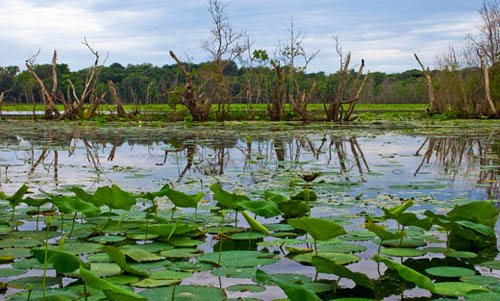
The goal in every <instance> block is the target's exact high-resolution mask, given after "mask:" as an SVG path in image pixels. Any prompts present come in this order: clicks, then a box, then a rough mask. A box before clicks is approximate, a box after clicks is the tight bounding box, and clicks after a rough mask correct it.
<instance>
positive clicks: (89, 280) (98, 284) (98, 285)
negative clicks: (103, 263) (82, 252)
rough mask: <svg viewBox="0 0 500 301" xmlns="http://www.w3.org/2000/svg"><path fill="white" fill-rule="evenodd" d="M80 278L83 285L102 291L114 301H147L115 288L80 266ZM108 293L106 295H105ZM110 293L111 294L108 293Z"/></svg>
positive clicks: (134, 294) (117, 287)
mask: <svg viewBox="0 0 500 301" xmlns="http://www.w3.org/2000/svg"><path fill="white" fill-rule="evenodd" d="M80 276H81V277H82V279H83V281H85V283H86V284H87V285H89V286H91V287H93V288H95V289H98V290H102V291H104V293H105V294H106V296H107V297H108V298H109V299H110V300H112V301H114V300H116V301H120V300H141V301H147V300H148V299H147V298H145V297H142V296H140V295H137V294H136V293H133V292H129V291H127V290H125V289H123V288H121V287H119V286H116V285H114V284H112V283H110V282H108V281H106V280H104V279H101V278H99V277H97V276H96V275H94V274H93V273H91V272H89V271H88V270H86V269H85V268H84V267H82V266H80ZM106 292H108V293H106ZM110 292H111V293H110Z"/></svg>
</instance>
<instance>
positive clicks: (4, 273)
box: [0, 268, 26, 278]
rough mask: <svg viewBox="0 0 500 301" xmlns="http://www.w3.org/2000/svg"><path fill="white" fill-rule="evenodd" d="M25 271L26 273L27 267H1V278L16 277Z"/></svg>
mask: <svg viewBox="0 0 500 301" xmlns="http://www.w3.org/2000/svg"><path fill="white" fill-rule="evenodd" d="M25 273H26V270H25V269H16V268H14V269H12V268H5V269H0V278H8V277H15V276H19V275H22V274H25Z"/></svg>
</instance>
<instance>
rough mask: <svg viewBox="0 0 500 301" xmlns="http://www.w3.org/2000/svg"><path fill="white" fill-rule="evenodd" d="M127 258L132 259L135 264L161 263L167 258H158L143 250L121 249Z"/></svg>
mask: <svg viewBox="0 0 500 301" xmlns="http://www.w3.org/2000/svg"><path fill="white" fill-rule="evenodd" d="M120 250H121V251H122V252H123V254H125V256H127V257H129V258H131V259H132V260H134V261H135V262H144V261H159V260H164V259H165V257H163V256H158V255H156V254H153V253H150V252H148V251H144V250H142V249H137V248H125V249H120Z"/></svg>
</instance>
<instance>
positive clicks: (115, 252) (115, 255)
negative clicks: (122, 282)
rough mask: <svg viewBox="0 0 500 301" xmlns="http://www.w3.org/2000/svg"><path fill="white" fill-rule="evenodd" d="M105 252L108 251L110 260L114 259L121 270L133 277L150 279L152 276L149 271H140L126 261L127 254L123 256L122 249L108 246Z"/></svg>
mask: <svg viewBox="0 0 500 301" xmlns="http://www.w3.org/2000/svg"><path fill="white" fill-rule="evenodd" d="M104 251H106V254H108V256H109V258H111V259H113V261H114V262H116V264H117V265H118V266H119V267H120V269H122V271H124V272H127V273H130V274H132V275H137V276H143V277H149V276H150V275H151V273H149V272H148V271H145V270H139V269H136V268H134V267H133V266H131V265H129V264H128V263H127V261H126V259H125V254H123V252H122V251H121V250H120V249H118V248H115V247H111V246H108V247H106V248H104Z"/></svg>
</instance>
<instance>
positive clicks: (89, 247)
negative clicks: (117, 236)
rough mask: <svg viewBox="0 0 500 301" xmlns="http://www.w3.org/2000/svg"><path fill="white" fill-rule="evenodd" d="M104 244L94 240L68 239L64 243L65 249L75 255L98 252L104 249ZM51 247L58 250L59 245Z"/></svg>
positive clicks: (50, 247)
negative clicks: (79, 240)
mask: <svg viewBox="0 0 500 301" xmlns="http://www.w3.org/2000/svg"><path fill="white" fill-rule="evenodd" d="M103 247H104V246H103V245H101V244H96V243H92V242H73V241H67V242H66V243H65V244H64V251H65V252H68V253H72V254H75V255H83V254H91V253H98V252H100V251H102V249H103ZM49 249H52V250H58V249H59V246H49Z"/></svg>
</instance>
